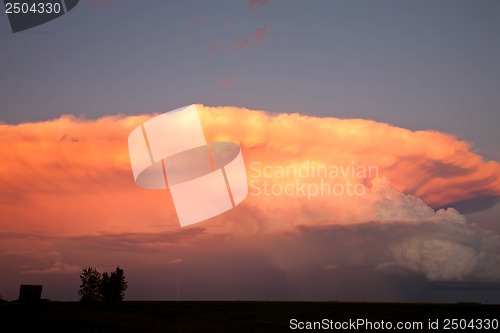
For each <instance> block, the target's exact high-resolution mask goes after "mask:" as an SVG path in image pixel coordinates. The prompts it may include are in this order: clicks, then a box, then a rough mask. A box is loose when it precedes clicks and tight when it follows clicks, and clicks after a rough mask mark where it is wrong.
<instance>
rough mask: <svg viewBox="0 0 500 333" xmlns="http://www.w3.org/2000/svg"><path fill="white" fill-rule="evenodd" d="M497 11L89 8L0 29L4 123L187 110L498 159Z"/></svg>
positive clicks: (351, 6) (87, 4) (2, 22)
mask: <svg viewBox="0 0 500 333" xmlns="http://www.w3.org/2000/svg"><path fill="white" fill-rule="evenodd" d="M499 18H500V2H498V1H490V0H479V1H455V0H454V1H277V0H273V1H269V2H268V3H267V4H266V5H260V4H258V3H257V4H256V5H255V6H253V8H250V6H249V4H248V3H247V1H243V0H242V1H159V0H158V1H102V0H100V1H96V0H89V1H85V0H82V1H81V2H80V4H79V5H78V6H77V7H75V9H74V10H72V11H71V12H69V13H67V14H66V15H64V16H62V17H60V18H59V19H56V20H54V21H51V22H49V23H47V24H44V25H41V26H39V27H36V28H33V29H30V30H28V31H25V32H20V33H16V34H13V33H11V32H10V27H9V25H8V20H7V16H6V15H0V32H1V33H0V45H1V47H0V77H1V81H0V84H1V89H0V120H2V121H4V122H8V123H17V122H24V121H39V120H45V119H51V118H55V117H58V116H60V115H62V114H68V113H71V114H77V115H84V116H85V117H87V118H96V117H99V116H101V115H105V114H117V113H123V114H140V113H151V112H161V111H168V110H171V109H175V108H178V107H180V106H183V105H188V104H191V103H203V104H206V105H236V106H243V107H248V108H254V109H264V110H267V111H271V112H296V111H298V112H301V113H306V114H312V115H319V116H334V117H346V118H367V119H374V120H377V121H382V122H388V123H391V124H394V125H397V126H401V127H405V128H409V129H414V130H416V129H434V130H440V131H445V132H448V133H452V134H455V135H457V136H458V137H459V138H461V139H465V140H468V141H471V142H473V143H474V145H475V147H476V148H477V149H479V152H480V153H481V154H482V155H483V156H484V157H486V158H487V159H497V160H498V158H499V157H500V153H499V151H498V145H497V143H498V142H499V141H500V134H499V133H500V132H499V131H498V126H499V124H500V121H499V116H498V114H499V109H500V94H499V91H500V66H499V62H498V59H500V34H499V31H500V19H499Z"/></svg>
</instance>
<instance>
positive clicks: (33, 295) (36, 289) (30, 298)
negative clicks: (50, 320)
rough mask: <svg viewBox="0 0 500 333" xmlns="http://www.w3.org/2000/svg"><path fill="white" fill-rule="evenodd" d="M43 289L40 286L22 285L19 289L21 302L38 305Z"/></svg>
mask: <svg viewBox="0 0 500 333" xmlns="http://www.w3.org/2000/svg"><path fill="white" fill-rule="evenodd" d="M42 287H43V286H40V285H30V284H22V285H21V287H20V288H19V302H22V303H37V302H40V298H41V297H42Z"/></svg>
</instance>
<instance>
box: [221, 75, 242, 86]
mask: <svg viewBox="0 0 500 333" xmlns="http://www.w3.org/2000/svg"><path fill="white" fill-rule="evenodd" d="M240 78H241V73H239V72H233V73H230V74H228V75H226V76H224V77H223V78H222V79H221V80H220V86H221V87H222V88H224V89H228V88H231V87H232V86H234V85H235V84H236V82H238V81H239V79H240Z"/></svg>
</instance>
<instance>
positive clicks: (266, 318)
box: [0, 301, 500, 332]
mask: <svg viewBox="0 0 500 333" xmlns="http://www.w3.org/2000/svg"><path fill="white" fill-rule="evenodd" d="M292 318H296V319H297V320H299V321H302V322H305V321H321V320H323V319H328V320H333V321H336V322H345V321H349V320H352V321H356V320H357V319H366V320H368V321H371V322H372V323H373V322H380V321H381V320H384V322H386V323H387V322H388V321H391V322H392V323H393V325H396V323H397V322H402V321H405V322H422V325H423V328H422V329H412V330H399V329H396V328H393V329H392V331H395V332H403V331H406V332H410V331H413V332H426V331H433V332H439V331H443V325H444V323H445V319H453V318H456V319H468V321H467V323H468V324H470V319H474V320H475V321H474V322H473V324H474V325H476V328H477V324H478V320H479V319H496V320H500V305H481V304H468V303H464V304H460V303H459V304H424V303H337V302H188V301H184V302H122V303H115V304H102V303H101V304H82V303H78V302H49V303H40V304H15V303H9V304H0V331H1V332H34V331H37V332H40V331H43V332H293V331H301V330H299V329H295V330H292V329H291V328H290V319H292ZM429 319H431V320H433V321H436V319H439V325H440V326H439V329H438V330H428V329H427V325H428V321H429ZM464 323H465V322H464V321H463V322H462V325H463V324H464ZM483 324H484V323H483ZM351 328H352V327H351ZM318 331H321V330H318ZM325 331H336V330H335V329H326V330H325ZM349 331H350V332H368V331H370V330H369V329H366V327H360V328H358V330H353V329H351V330H349ZM373 331H378V332H380V331H384V330H382V329H378V330H373ZM385 331H390V330H385ZM447 331H459V332H473V331H479V330H477V329H474V330H472V329H471V328H470V327H469V329H463V330H460V329H457V330H447ZM489 331H490V332H494V331H497V330H494V329H490V330H489Z"/></svg>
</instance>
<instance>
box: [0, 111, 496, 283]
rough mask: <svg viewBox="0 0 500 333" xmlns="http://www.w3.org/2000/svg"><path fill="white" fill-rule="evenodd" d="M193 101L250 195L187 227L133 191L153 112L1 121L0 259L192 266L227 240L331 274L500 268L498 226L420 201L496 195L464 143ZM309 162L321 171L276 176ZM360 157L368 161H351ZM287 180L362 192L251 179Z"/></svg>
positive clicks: (51, 267) (162, 195)
mask: <svg viewBox="0 0 500 333" xmlns="http://www.w3.org/2000/svg"><path fill="white" fill-rule="evenodd" d="M198 110H199V116H200V119H201V121H202V125H203V128H204V130H205V136H206V139H207V141H230V142H234V143H237V144H239V145H240V147H241V148H242V152H243V157H244V160H245V164H246V168H247V176H248V180H249V185H250V189H249V190H250V193H249V195H248V197H247V198H246V199H245V201H244V202H243V203H242V204H240V205H239V206H237V207H236V208H234V209H232V210H231V211H228V212H227V213H225V214H223V215H220V216H218V217H216V218H213V219H211V220H209V221H206V222H202V223H201V224H199V225H195V226H193V227H191V228H186V229H180V228H179V226H178V222H177V218H176V214H175V210H174V207H173V204H172V200H171V197H170V195H169V192H168V191H155V190H144V189H140V188H138V187H137V186H136V185H135V183H134V180H133V177H132V172H131V169H130V162H129V156H128V147H127V137H128V134H129V133H130V131H131V130H132V129H134V128H135V127H137V126H139V125H140V124H141V123H143V122H144V121H146V120H147V119H150V118H151V117H152V116H153V115H140V116H120V115H119V116H106V117H102V118H99V119H96V120H85V119H80V118H76V117H73V116H63V117H61V118H58V119H54V120H50V121H46V122H37V123H23V124H18V125H9V124H2V125H0V134H1V136H2V140H1V141H0V159H1V160H2V164H1V165H0V210H1V212H2V219H1V222H0V239H1V240H2V242H1V243H0V244H1V245H0V254H2V255H1V256H0V261H1V262H4V263H5V265H7V264H8V265H10V266H9V267H11V266H12V267H14V266H15V265H16V264H15V263H16V262H21V261H19V260H18V258H20V257H22V258H25V259H23V260H25V261H26V262H28V266H26V267H24V268H18V270H19V272H20V273H22V274H25V275H30V274H31V275H44V276H46V275H53V274H59V273H64V272H72V271H74V270H76V267H77V266H78V265H88V264H89V263H88V260H89V259H88V257H89V256H94V257H95V258H97V257H99V255H98V253H106V256H103V257H102V258H100V259H99V260H98V261H99V263H98V264H99V265H102V267H107V266H110V267H113V266H114V265H116V264H121V262H114V261H113V262H112V261H111V259H109V258H115V257H116V256H117V255H116V254H117V253H128V254H127V258H130V260H133V261H134V262H136V263H141V264H143V263H144V261H145V259H144V258H142V257H140V256H141V255H145V254H148V259H147V260H146V261H148V262H149V261H151V263H158V262H161V263H162V265H165V267H167V266H168V267H177V268H178V269H181V268H182V267H191V269H198V268H199V267H201V266H198V265H199V264H200V261H199V260H202V257H203V256H209V257H210V256H211V255H215V253H218V254H220V253H225V251H226V250H227V249H230V253H231V256H230V258H229V257H227V258H226V261H223V260H222V261H220V262H219V263H217V264H216V265H222V266H223V265H224V263H225V262H226V263H227V262H233V261H234V260H240V259H241V258H247V259H248V256H251V257H252V258H253V259H251V260H254V262H255V263H257V262H258V263H260V264H262V265H264V266H265V267H268V268H269V269H270V270H272V271H273V272H275V273H276V274H278V275H279V274H284V276H285V275H287V274H289V273H290V272H292V271H297V270H300V269H302V268H304V267H309V268H311V267H312V266H311V265H315V266H314V267H323V268H324V271H325V272H337V271H342V269H343V267H348V266H349V267H350V266H352V265H368V264H369V265H372V266H371V267H373V269H375V270H377V271H379V272H398V271H400V270H403V271H410V272H413V273H415V274H419V275H421V276H424V277H426V278H427V279H429V280H439V281H449V280H453V281H466V280H486V281H496V279H497V278H496V277H497V276H500V275H498V273H499V272H500V257H498V251H499V249H500V240H499V237H498V235H497V234H495V233H493V232H489V231H486V230H483V229H480V228H479V227H477V226H472V225H468V224H467V222H466V219H465V218H464V216H463V215H461V214H460V212H459V211H460V206H459V205H457V206H456V208H457V209H458V211H457V210H455V209H453V208H449V209H441V210H437V211H436V210H435V209H433V208H431V207H448V206H450V205H451V206H453V205H454V203H457V202H461V203H463V202H467V201H470V202H477V201H478V200H479V201H481V200H482V199H483V198H498V197H500V165H499V163H498V162H495V161H489V162H486V161H484V160H483V159H482V158H481V157H480V156H479V155H477V154H476V153H474V152H472V151H471V145H470V144H469V143H467V142H464V141H460V140H458V139H457V138H455V137H453V136H451V135H448V134H444V133H439V132H434V131H416V132H414V131H410V130H406V129H402V128H398V127H394V126H391V125H389V124H384V123H378V122H374V121H369V120H361V119H338V118H318V117H311V116H304V115H300V114H270V113H268V112H265V111H255V110H248V109H244V108H236V107H204V106H198ZM313 165H314V166H316V167H328V168H327V169H326V170H328V172H329V173H328V174H325V175H323V176H322V177H316V176H313V175H311V174H305V175H304V174H299V175H290V174H288V175H283V174H279V173H280V172H283V170H288V171H297V170H299V172H305V171H307V170H309V171H310V170H311V168H312V166H313ZM362 166H374V167H376V173H373V174H356V173H354V174H353V173H352V172H351V171H352V170H358V171H359V169H355V168H357V167H362ZM349 168H351V169H349ZM332 170H333V171H332ZM346 170H350V171H348V172H345V171H346ZM334 171H335V172H337V173H335V172H334ZM330 172H334V173H335V174H332V173H330ZM297 179H298V181H300V182H301V184H304V185H305V186H310V185H311V186H312V185H315V186H319V185H321V182H322V181H323V182H327V183H328V182H329V183H328V184H330V185H332V184H337V183H338V184H345V183H346V182H350V183H351V184H352V185H359V186H362V187H363V188H364V189H365V192H364V193H363V194H362V195H347V194H346V193H343V194H341V195H325V194H324V193H323V194H320V193H312V195H310V196H308V195H307V193H306V194H304V193H292V195H288V194H286V193H279V194H273V193H271V194H270V195H265V194H264V193H263V190H264V185H263V184H264V181H266V182H267V183H268V184H270V186H271V187H272V186H276V188H280V186H281V188H282V187H283V186H285V185H287V184H292V183H294V182H295V181H296V180H297ZM252 181H253V183H250V182H252ZM292 188H294V187H292V186H291V187H290V189H292ZM316 188H317V187H316ZM360 188H361V187H360ZM294 190H296V188H294ZM259 191H261V192H260V193H258V192H259ZM309 194H311V193H309ZM255 237H257V238H255ZM256 239H257V240H256ZM290 242H291V243H292V244H294V246H293V249H292V248H290V244H291V243H290ZM287 244H288V245H287ZM26 248H30V249H32V250H33V249H36V250H34V251H38V252H39V253H42V254H43V253H45V254H47V255H46V256H44V257H43V258H39V257H34V256H33V254H32V253H26V252H25V249H26ZM54 253H57V255H55V254H54ZM291 253H293V258H291V257H290V254H291ZM340 253H344V255H340ZM345 253H350V254H349V255H347V254H345ZM149 254H151V256H149ZM233 255H234V256H240V257H241V258H240V257H238V258H240V259H236V258H237V257H233ZM107 256H109V258H108V257H107ZM47 258H49V259H47ZM106 258H108V259H109V260H108V259H106ZM95 260H97V259H95ZM106 260H108V261H106ZM245 260H246V259H245ZM174 264H175V265H174ZM196 267H198V268H196ZM328 267H330V268H328ZM331 267H335V269H331ZM309 268H308V269H309ZM169 269H170V268H169ZM172 269H173V268H172ZM200 269H201V268H200ZM204 269H208V268H206V267H205V268H204ZM266 269H267V268H266ZM200 272H201V271H200ZM203 272H205V273H206V271H203ZM275 273H273V274H275ZM235 274H236V275H237V274H240V273H235ZM328 274H330V273H328ZM384 274H385V273H384ZM276 276H277V275H276ZM277 283H278V282H277ZM280 283H281V282H280ZM278 284H279V283H278Z"/></svg>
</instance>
